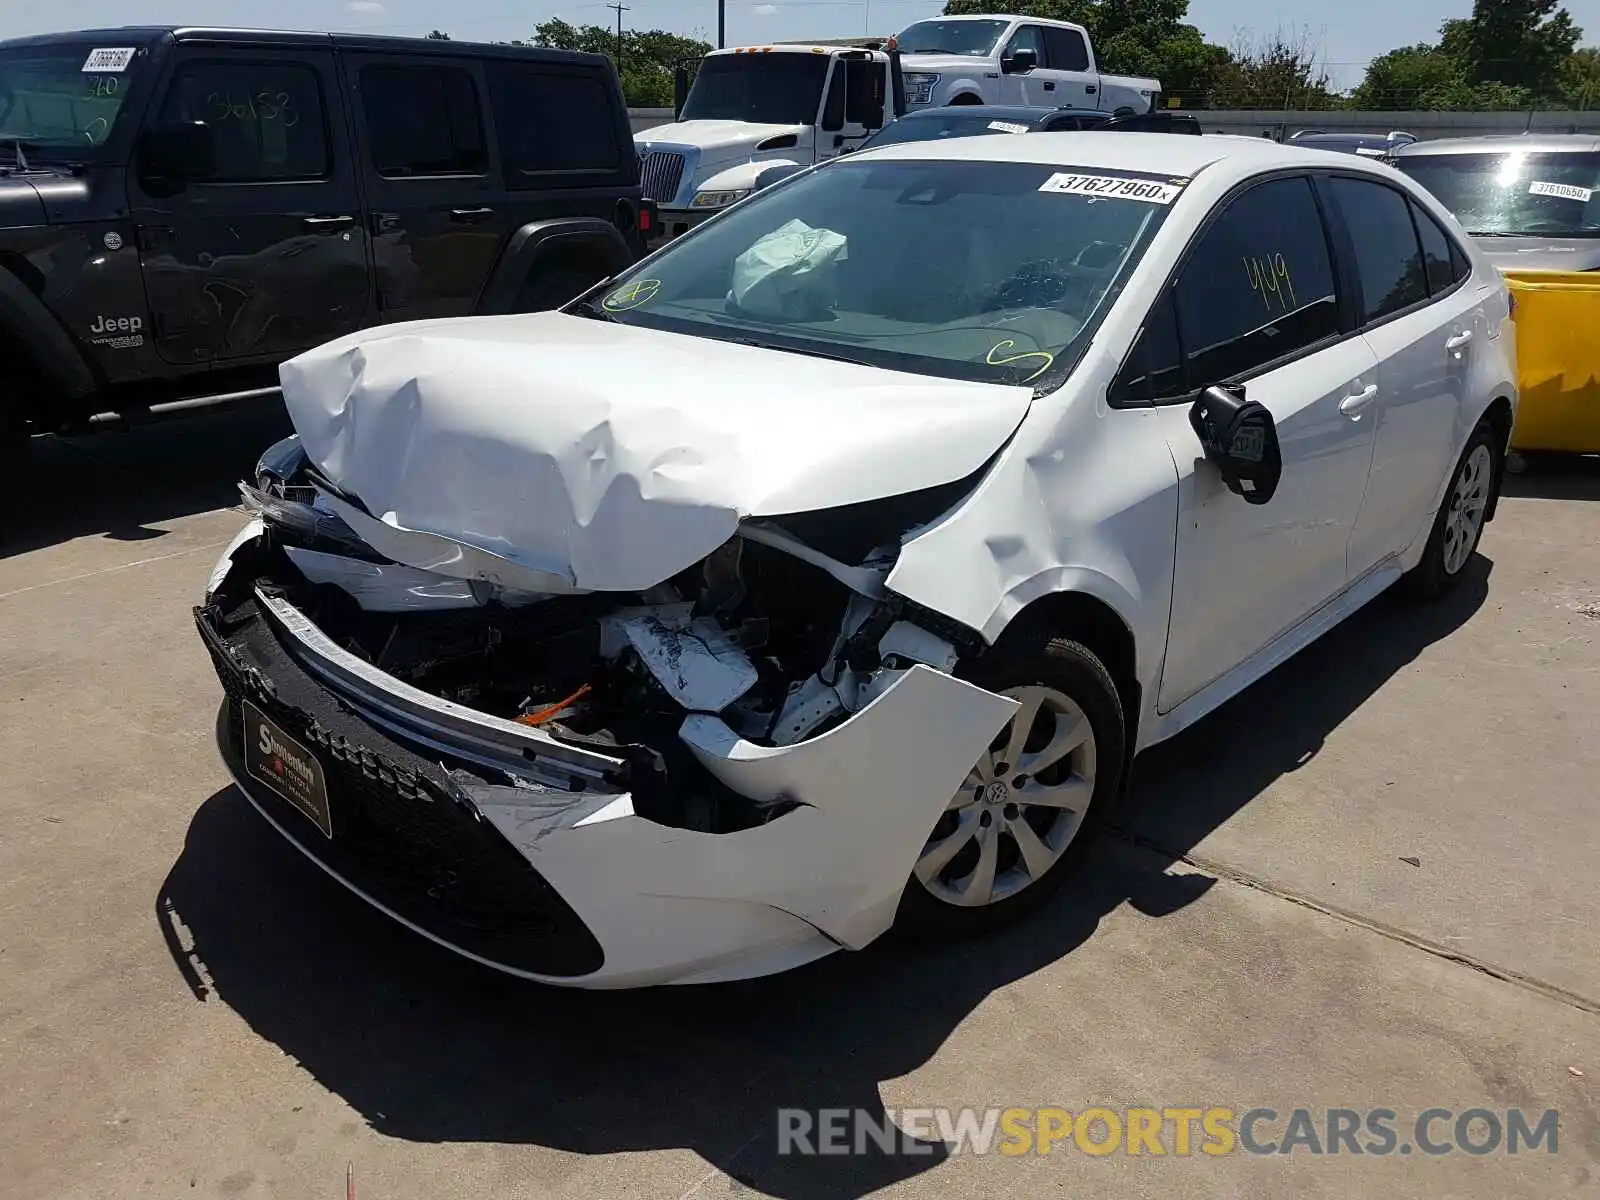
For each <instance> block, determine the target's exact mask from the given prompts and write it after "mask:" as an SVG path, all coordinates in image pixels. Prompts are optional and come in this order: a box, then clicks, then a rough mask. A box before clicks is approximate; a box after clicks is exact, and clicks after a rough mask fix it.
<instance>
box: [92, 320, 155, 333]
mask: <svg viewBox="0 0 1600 1200" xmlns="http://www.w3.org/2000/svg"><path fill="white" fill-rule="evenodd" d="M143 328H144V318H143V317H96V318H95V319H94V324H93V325H91V326H89V332H90V333H138V332H140V331H141V330H142V329H143Z"/></svg>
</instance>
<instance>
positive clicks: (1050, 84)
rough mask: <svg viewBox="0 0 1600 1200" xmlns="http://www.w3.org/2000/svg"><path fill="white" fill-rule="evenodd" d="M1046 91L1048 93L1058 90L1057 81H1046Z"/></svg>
mask: <svg viewBox="0 0 1600 1200" xmlns="http://www.w3.org/2000/svg"><path fill="white" fill-rule="evenodd" d="M1044 90H1045V91H1047V92H1053V91H1055V90H1056V85H1055V81H1054V80H1050V79H1046V80H1045V81H1044Z"/></svg>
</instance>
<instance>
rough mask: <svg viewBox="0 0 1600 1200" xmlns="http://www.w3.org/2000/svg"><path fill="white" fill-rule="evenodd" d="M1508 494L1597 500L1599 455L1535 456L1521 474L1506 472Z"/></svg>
mask: <svg viewBox="0 0 1600 1200" xmlns="http://www.w3.org/2000/svg"><path fill="white" fill-rule="evenodd" d="M1501 490H1502V491H1503V492H1504V494H1505V495H1507V496H1515V497H1518V498H1523V499H1536V500H1600V454H1582V455H1580V454H1551V455H1536V456H1532V457H1530V458H1529V459H1528V469H1527V472H1526V473H1525V474H1522V475H1507V476H1506V478H1505V484H1504V486H1503V487H1502V489H1501Z"/></svg>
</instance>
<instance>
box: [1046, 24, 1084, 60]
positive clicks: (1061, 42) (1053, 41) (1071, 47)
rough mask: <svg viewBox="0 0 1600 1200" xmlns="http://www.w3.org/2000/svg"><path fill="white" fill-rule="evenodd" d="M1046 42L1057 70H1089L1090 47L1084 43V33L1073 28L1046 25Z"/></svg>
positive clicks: (1050, 58)
mask: <svg viewBox="0 0 1600 1200" xmlns="http://www.w3.org/2000/svg"><path fill="white" fill-rule="evenodd" d="M1044 44H1045V45H1046V46H1047V47H1049V50H1050V57H1049V58H1048V59H1047V60H1046V61H1047V62H1049V64H1050V67H1051V69H1052V70H1056V71H1087V70H1088V69H1089V47H1088V46H1086V45H1084V43H1083V34H1081V33H1078V32H1077V31H1076V30H1072V29H1055V28H1052V27H1051V26H1048V25H1047V26H1045V31H1044Z"/></svg>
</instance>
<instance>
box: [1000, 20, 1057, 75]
mask: <svg viewBox="0 0 1600 1200" xmlns="http://www.w3.org/2000/svg"><path fill="white" fill-rule="evenodd" d="M1018 50H1032V51H1033V56H1034V61H1035V62H1036V63H1038V65H1039V66H1041V67H1042V66H1044V64H1045V63H1046V62H1048V61H1049V60H1048V59H1047V58H1045V56H1044V29H1043V28H1042V27H1040V26H1038V25H1020V26H1018V27H1017V31H1016V32H1015V33H1014V34H1012V35H1011V40H1010V41H1009V42H1007V43H1006V51H1005V57H1006V58H1010V57H1011V56H1012V55H1014V54H1015V53H1016V52H1017V51H1018Z"/></svg>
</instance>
